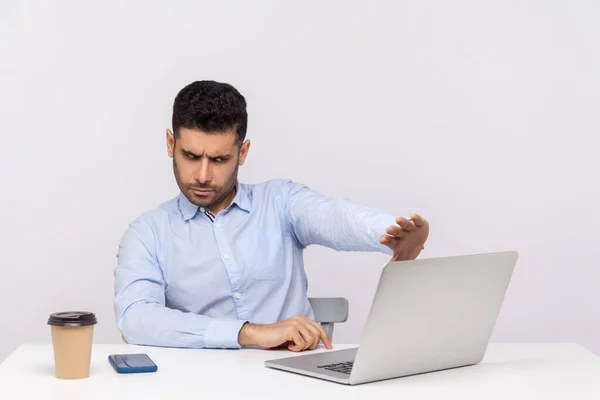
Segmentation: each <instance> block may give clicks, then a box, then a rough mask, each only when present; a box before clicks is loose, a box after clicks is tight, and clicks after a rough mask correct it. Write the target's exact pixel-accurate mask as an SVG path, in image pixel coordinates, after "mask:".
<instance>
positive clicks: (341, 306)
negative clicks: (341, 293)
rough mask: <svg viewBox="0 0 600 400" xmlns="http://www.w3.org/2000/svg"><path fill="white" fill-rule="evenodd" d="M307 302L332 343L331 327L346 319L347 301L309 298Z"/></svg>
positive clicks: (337, 298) (339, 298)
mask: <svg viewBox="0 0 600 400" xmlns="http://www.w3.org/2000/svg"><path fill="white" fill-rule="evenodd" d="M308 301H309V302H310V305H311V307H312V309H313V312H314V314H315V321H316V322H319V323H320V324H321V325H322V326H323V328H324V329H325V332H327V334H328V335H329V338H330V339H331V341H333V326H334V324H335V323H336V322H346V320H347V319H348V299H346V298H344V297H309V298H308Z"/></svg>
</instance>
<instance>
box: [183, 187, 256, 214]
mask: <svg viewBox="0 0 600 400" xmlns="http://www.w3.org/2000/svg"><path fill="white" fill-rule="evenodd" d="M231 204H232V205H233V204H235V205H237V206H238V207H239V208H240V209H242V210H244V211H246V212H250V210H251V208H252V207H251V204H250V198H249V197H248V192H247V191H246V188H245V187H244V185H241V184H240V183H239V182H236V193H235V197H234V198H233V201H232V202H231ZM179 208H180V210H181V216H182V217H183V220H184V221H187V220H190V219H192V218H194V216H195V215H196V213H197V212H198V209H199V208H200V207H198V206H197V205H195V204H193V203H191V202H190V201H189V200H188V199H187V197H185V195H184V194H183V193H179ZM227 208H231V205H230V206H229V207H227Z"/></svg>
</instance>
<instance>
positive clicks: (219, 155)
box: [167, 128, 250, 214]
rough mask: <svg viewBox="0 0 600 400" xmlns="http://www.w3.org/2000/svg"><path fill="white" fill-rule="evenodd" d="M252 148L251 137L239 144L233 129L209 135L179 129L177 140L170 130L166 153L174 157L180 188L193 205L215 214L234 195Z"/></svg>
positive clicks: (175, 171) (194, 130) (227, 203)
mask: <svg viewBox="0 0 600 400" xmlns="http://www.w3.org/2000/svg"><path fill="white" fill-rule="evenodd" d="M249 148H250V141H249V140H246V141H245V142H244V143H243V144H242V145H241V146H240V145H238V143H237V135H236V133H235V131H233V130H232V131H231V132H226V133H211V134H209V133H206V132H203V131H201V130H199V129H187V128H180V129H179V135H178V136H177V139H175V137H174V135H173V132H171V131H170V130H167V152H168V153H169V157H171V158H173V171H174V173H175V180H177V185H178V186H179V189H180V190H181V192H182V193H183V194H184V196H185V197H186V198H187V199H188V200H189V201H190V202H191V203H192V204H194V205H196V206H198V207H206V208H208V209H210V211H211V212H213V213H215V214H216V213H218V212H219V211H221V210H223V209H225V208H227V206H229V204H231V201H232V200H233V198H234V197H235V184H236V181H237V175H238V169H239V167H240V166H241V165H243V164H244V162H245V161H246V156H247V155H248V150H249Z"/></svg>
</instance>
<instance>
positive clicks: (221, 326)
mask: <svg viewBox="0 0 600 400" xmlns="http://www.w3.org/2000/svg"><path fill="white" fill-rule="evenodd" d="M246 322H248V321H245V320H242V319H213V320H212V321H210V324H208V328H206V332H205V333H204V347H206V348H221V349H239V348H241V347H242V346H240V344H239V343H238V335H239V332H240V329H242V325H244V324H245V323H246Z"/></svg>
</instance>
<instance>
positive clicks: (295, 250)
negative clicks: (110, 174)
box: [114, 180, 395, 348]
mask: <svg viewBox="0 0 600 400" xmlns="http://www.w3.org/2000/svg"><path fill="white" fill-rule="evenodd" d="M236 187H237V192H236V195H235V198H234V200H233V202H232V203H231V204H230V205H229V207H227V208H226V209H225V210H222V211H221V212H219V213H218V214H217V215H216V217H215V219H214V222H212V221H211V218H210V216H209V215H208V214H207V213H206V210H204V209H203V208H199V207H197V206H195V205H193V204H192V203H190V202H189V201H188V200H187V198H186V197H185V196H184V195H183V194H179V195H178V196H177V197H175V198H174V199H172V200H170V201H168V202H166V203H164V204H162V205H161V206H160V207H158V208H156V209H154V210H151V211H149V212H147V213H145V214H143V215H141V216H140V217H139V218H137V219H136V220H135V221H134V222H132V223H131V225H130V226H129V227H128V229H127V231H126V232H125V234H124V235H123V238H122V240H121V243H120V245H119V251H118V257H117V258H118V263H117V267H116V269H115V303H114V306H115V313H116V319H117V326H118V328H119V329H120V331H121V333H122V336H123V339H124V340H125V341H126V342H128V343H132V344H142V345H153V346H167V347H190V348H202V347H205V348H239V347H240V345H239V343H238V333H239V330H240V329H241V327H242V325H243V324H244V323H245V322H251V323H264V324H266V323H273V322H276V321H280V320H283V319H286V318H289V317H292V316H294V315H298V314H303V315H305V316H307V317H308V318H311V319H312V318H314V315H313V311H312V309H311V307H310V303H309V301H308V297H307V286H308V285H307V278H306V274H305V271H304V263H303V257H302V253H303V249H304V248H306V247H307V246H309V245H311V244H318V245H322V246H326V247H330V248H333V249H336V250H345V251H378V252H383V253H387V254H391V250H390V249H389V248H388V247H386V246H384V245H381V244H380V243H379V238H380V237H381V235H383V234H384V233H385V230H386V228H387V227H388V226H390V225H393V224H395V216H393V215H389V214H386V213H383V212H381V211H378V210H375V209H372V208H368V207H365V206H362V205H359V204H355V203H352V202H350V201H348V200H347V199H344V198H331V197H326V196H324V195H321V194H319V193H316V192H314V191H312V190H311V189H309V188H308V187H306V186H304V185H300V184H297V183H294V182H292V181H289V180H270V181H267V182H264V183H260V184H255V185H249V184H241V183H237V185H236ZM340 272H341V271H340Z"/></svg>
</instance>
